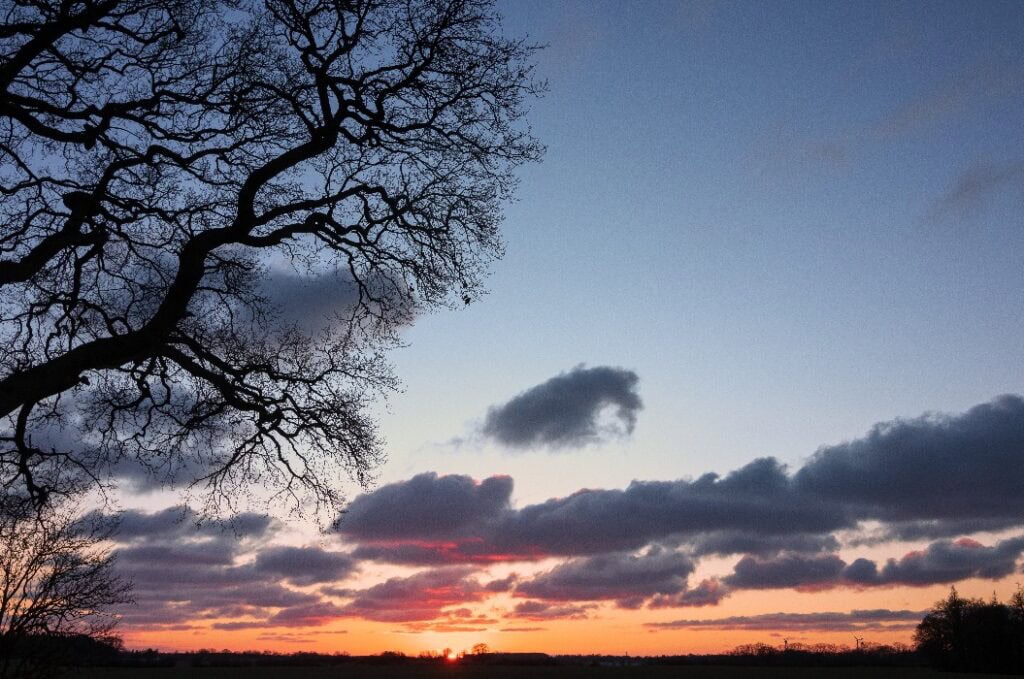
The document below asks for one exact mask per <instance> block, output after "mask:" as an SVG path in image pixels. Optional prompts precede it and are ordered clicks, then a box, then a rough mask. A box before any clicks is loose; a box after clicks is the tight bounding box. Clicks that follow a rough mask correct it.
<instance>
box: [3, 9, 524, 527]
mask: <svg viewBox="0 0 1024 679" xmlns="http://www.w3.org/2000/svg"><path fill="white" fill-rule="evenodd" d="M2 5H3V25H2V27H0V156H2V159H0V474H2V477H0V478H2V483H4V484H5V485H7V486H11V485H13V484H21V486H22V487H23V488H25V489H27V491H28V492H29V493H30V494H31V495H32V497H33V498H34V499H35V500H36V501H37V502H41V501H44V500H45V499H46V498H47V497H48V496H49V495H50V494H52V493H55V492H62V488H63V487H64V486H63V485H62V484H61V483H60V482H59V481H60V475H61V474H63V475H64V478H66V477H67V474H68V470H70V469H75V470H76V471H77V474H78V476H79V477H80V478H86V479H87V480H88V481H89V482H90V483H100V484H102V483H104V482H105V481H108V480H109V479H110V478H111V474H113V475H115V476H117V475H120V476H122V477H123V476H125V475H128V476H130V475H131V474H138V473H139V471H138V469H139V465H141V466H142V468H143V469H144V470H146V471H147V473H151V474H155V475H156V478H157V479H158V480H171V479H177V480H178V481H179V482H186V483H188V482H190V483H193V484H194V487H195V488H197V489H202V490H203V491H204V496H205V497H206V498H207V499H208V500H209V501H210V502H212V503H213V504H218V503H224V502H227V503H228V506H227V507H226V508H227V509H231V508H232V507H233V503H234V502H235V501H236V499H237V497H238V491H240V490H243V489H246V488H251V487H252V484H253V482H256V481H258V483H259V487H260V488H261V489H267V490H268V492H270V493H272V494H274V497H273V498H272V500H273V501H275V502H280V500H282V499H283V500H288V501H289V502H290V503H291V506H292V507H293V508H296V509H299V508H302V507H303V506H307V505H306V504H305V503H307V501H313V503H314V504H315V506H316V507H318V508H320V507H324V506H328V507H334V506H336V505H337V503H338V502H339V501H340V499H341V498H340V497H339V495H338V493H339V491H338V483H337V481H338V476H339V472H342V471H344V472H347V473H348V474H349V475H350V476H351V477H353V478H354V479H356V480H357V481H359V482H361V483H365V482H366V480H367V475H368V474H369V473H370V471H371V470H372V469H373V467H374V466H375V464H376V463H378V462H379V460H380V458H381V454H382V452H381V447H380V442H379V438H378V435H377V432H376V427H375V422H374V421H373V419H372V418H371V417H370V416H369V415H368V414H367V411H366V407H367V405H368V403H369V402H370V400H371V399H373V398H374V397H376V396H379V395H380V394H381V393H386V392H387V391H389V390H391V389H393V388H394V386H395V381H394V378H393V376H392V374H391V372H390V369H389V368H388V366H387V365H386V364H385V362H384V361H383V359H382V356H381V353H380V352H381V351H382V350H384V349H386V348H387V347H388V346H389V345H391V344H393V343H394V342H395V341H396V333H397V330H398V329H399V328H400V327H401V326H402V325H403V324H406V323H408V322H410V321H411V320H412V318H413V317H414V316H415V315H416V314H417V313H419V312H421V311H423V310H426V309H431V308H436V307H439V306H447V305H454V304H456V303H458V304H461V303H469V302H470V301H472V300H473V299H474V298H475V297H476V296H477V295H478V294H479V291H480V285H481V277H482V275H483V273H484V272H485V270H486V268H487V265H488V264H489V262H490V261H491V260H492V259H493V258H494V257H497V256H499V255H500V253H501V241H500V237H499V231H498V226H499V221H500V211H499V208H500V204H501V202H502V201H503V200H505V199H507V198H508V197H509V196H510V192H511V191H512V189H513V188H514V184H515V180H514V176H513V170H514V169H515V168H516V167H517V166H518V165H520V164H522V163H524V162H527V161H531V160H534V159H536V158H538V156H539V153H540V148H539V146H538V144H537V143H536V142H535V141H534V140H533V138H532V137H531V136H530V134H529V131H528V130H527V129H526V128H525V127H524V126H523V125H522V124H521V122H520V118H521V116H522V115H523V112H524V106H523V104H524V101H525V100H526V99H528V98H530V97H532V96H533V95H535V94H536V93H537V91H538V87H537V85H536V84H535V83H534V81H533V80H532V76H531V64H530V57H531V54H532V52H533V47H531V46H530V45H528V44H526V43H524V42H523V41H520V40H511V39H506V38H504V37H502V36H501V33H500V24H499V20H498V17H497V16H496V15H495V13H494V11H493V7H492V3H491V2H490V1H489V0H266V1H265V2H259V1H257V0H231V1H227V0H224V1H219V0H59V1H58V0H49V1H46V0H40V1H38V2H4V3H2ZM282 271H285V272H288V276H284V275H283V274H282V273H281V272H282ZM291 276H295V277H299V278H304V279H305V280H307V281H314V282H319V283H322V282H323V281H325V280H326V281H329V282H330V285H328V286H327V288H326V290H327V292H326V293H322V294H320V295H318V296H317V298H316V299H314V300H311V299H309V295H308V294H306V295H305V297H303V294H301V293H294V294H292V293H289V291H290V290H292V289H293V288H295V287H296V286H298V285H299V284H298V283H296V279H295V278H292V277H291ZM300 287H301V286H300ZM314 302H315V303H316V304H320V305H322V306H323V307H329V308H330V309H332V310H333V313H332V314H331V315H330V318H331V322H330V323H327V324H320V325H319V326H318V325H317V324H316V323H315V322H313V321H311V320H310V319H309V318H307V316H308V314H304V313H303V310H304V309H305V308H306V307H308V306H309V305H310V304H311V303H314ZM307 310H308V309H307ZM140 478H142V477H140ZM264 499H265V498H264Z"/></svg>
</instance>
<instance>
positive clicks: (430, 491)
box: [341, 472, 512, 541]
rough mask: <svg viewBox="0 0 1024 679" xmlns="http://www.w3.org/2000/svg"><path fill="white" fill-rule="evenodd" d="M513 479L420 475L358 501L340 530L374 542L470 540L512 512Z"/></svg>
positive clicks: (347, 514)
mask: <svg viewBox="0 0 1024 679" xmlns="http://www.w3.org/2000/svg"><path fill="white" fill-rule="evenodd" d="M511 497H512V479H511V478H510V477H508V476H492V477H490V478H488V479H485V480H484V481H482V482H479V483H478V482H476V481H474V480H473V479H471V478H469V477H468V476H455V475H451V476H438V475H437V474H434V473H433V472H431V473H427V474H420V475H418V476H415V477H413V478H412V479H410V480H409V481H405V482H403V483H393V484H389V485H386V486H382V487H381V488H379V489H377V490H375V491H374V492H372V493H368V494H364V495H360V496H359V497H357V498H356V499H355V500H354V501H353V502H352V503H351V504H350V505H349V506H348V509H347V510H346V512H345V514H344V515H343V517H342V521H341V530H342V532H345V533H347V534H349V535H359V536H366V537H370V536H372V537H373V538H374V539H375V540H383V541H387V540H400V539H413V540H423V539H430V538H435V537H441V538H451V537H455V536H466V535H472V534H473V533H474V532H475V530H476V529H477V527H478V526H479V524H480V522H482V521H488V520H490V519H494V518H497V517H500V516H501V515H502V514H503V513H504V512H507V511H509V510H510V509H511V506H510V500H511Z"/></svg>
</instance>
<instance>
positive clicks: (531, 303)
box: [382, 2, 1024, 498]
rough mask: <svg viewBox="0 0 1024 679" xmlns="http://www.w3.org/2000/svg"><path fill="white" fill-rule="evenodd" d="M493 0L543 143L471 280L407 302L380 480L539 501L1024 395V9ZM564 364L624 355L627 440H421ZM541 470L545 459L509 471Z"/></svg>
mask: <svg viewBox="0 0 1024 679" xmlns="http://www.w3.org/2000/svg"><path fill="white" fill-rule="evenodd" d="M501 7H502V10H503V12H504V14H505V15H506V20H507V22H506V25H507V30H508V32H509V33H512V34H524V33H525V34H528V35H529V36H530V37H531V39H533V40H535V41H536V42H538V43H542V44H545V45H547V47H546V49H545V50H544V51H543V52H541V54H540V58H539V66H538V71H537V74H538V76H539V77H541V78H545V79H547V80H548V81H549V91H548V94H547V95H546V96H545V97H544V98H543V99H542V100H541V101H539V102H537V103H536V104H535V106H534V107H533V114H532V117H531V122H532V123H533V126H534V128H535V131H536V133H537V135H538V136H539V137H540V138H541V139H542V141H544V142H545V143H546V145H547V147H548V151H547V154H546V156H545V159H544V161H543V162H542V163H541V164H539V165H537V166H533V167H530V168H527V169H526V171H525V172H523V182H522V186H521V189H520V191H519V194H518V201H517V202H516V203H515V204H513V205H511V206H510V207H509V208H508V210H507V220H506V225H505V234H506V237H507V241H508V250H507V254H506V257H505V259H504V260H503V261H501V262H499V263H498V264H497V265H496V266H495V267H494V274H493V276H492V278H491V280H490V286H489V287H490V290H491V293H490V295H489V296H488V297H486V298H485V299H484V300H483V301H481V302H480V303H478V304H476V305H474V306H472V307H470V308H468V309H466V310H462V311H458V312H455V313H441V314H436V315H433V316H429V317H425V318H421V319H419V321H418V322H417V323H416V325H415V326H414V327H412V328H411V329H410V330H409V331H408V332H407V334H406V336H405V338H406V340H407V342H408V343H409V345H410V346H409V347H408V348H407V349H404V350H402V351H400V352H398V353H396V354H395V359H396V364H397V369H398V373H399V375H400V376H401V377H402V379H403V380H404V382H405V385H406V391H405V392H404V393H403V394H400V395H398V396H396V397H394V398H393V399H392V401H391V414H390V415H388V416H385V420H384V424H385V433H386V435H387V436H388V439H389V441H390V443H391V446H390V449H391V462H390V463H389V465H388V466H387V467H385V469H384V470H383V475H382V478H384V479H389V478H403V477H407V476H408V475H409V474H410V473H411V472H415V471H423V470H427V469H432V470H450V471H461V472H469V473H473V472H476V473H478V474H482V473H485V472H493V471H497V470H509V471H512V472H514V473H515V475H516V476H517V478H520V479H521V481H520V483H519V487H518V488H517V491H518V492H519V493H525V492H529V491H527V489H526V488H524V487H523V486H524V485H526V483H529V484H530V485H531V486H532V485H533V484H535V483H539V484H540V485H541V486H542V487H541V488H537V489H536V492H537V493H538V496H537V497H538V498H539V497H541V496H544V495H545V493H547V492H554V491H556V490H558V488H555V486H559V485H564V486H565V487H564V488H561V490H562V492H566V491H568V490H570V488H569V486H574V487H578V486H579V485H587V484H600V485H606V486H622V485H624V484H625V483H628V481H629V480H630V479H632V478H654V477H659V478H665V477H668V478H672V477H675V476H693V475H699V474H700V473H703V472H705V471H708V470H716V471H719V472H724V471H728V470H729V469H732V468H735V467H737V466H740V465H742V464H744V463H745V462H747V461H748V460H749V459H751V458H752V457H755V456H760V455H775V456H778V457H779V458H780V459H782V460H784V461H787V462H791V463H797V462H798V461H800V460H801V459H803V458H805V457H807V456H808V455H810V454H811V453H813V452H814V450H815V449H816V448H817V447H818V446H820V445H824V444H827V443H836V442H839V441H842V440H845V439H849V438H852V437H856V436H859V435H861V434H863V433H864V432H865V431H866V430H867V429H868V427H870V426H871V425H872V424H874V423H875V422H878V421H884V420H890V419H892V418H894V417H898V416H905V417H912V416H917V415H919V414H921V413H922V412H925V411H931V410H939V411H951V412H956V411H961V410H964V409H966V408H968V407H970V406H971V405H974V404H976V403H979V402H982V401H986V400H988V399H990V398H992V397H993V396H995V395H998V394H1002V393H1008V392H1014V393H1015V392H1019V391H1020V390H1021V385H1022V383H1024V379H1022V378H1024V367H1022V363H1021V362H1020V361H1019V360H1017V356H1018V354H1019V350H1020V349H1019V347H1020V339H1019V338H1020V336H1021V334H1022V333H1021V331H1022V330H1024V295H1022V289H1024V275H1022V268H1021V262H1022V254H1024V230H1022V229H1021V221H1022V214H1024V212H1022V210H1021V207H1022V206H1024V152H1022V151H1021V149H1022V148H1024V144H1022V141H1024V126H1021V125H1020V121H1021V120H1024V95H1022V92H1024V67H1022V64H1024V59H1022V56H1024V55H1022V51H1024V43H1021V41H1020V39H1019V36H1020V34H1021V29H1022V28H1024V11H1022V10H1021V8H1020V6H1019V5H1016V4H1014V3H930V4H928V5H920V4H905V3H900V4H896V3H856V4H853V3H816V2H815V3H779V4H777V5H770V6H769V5H760V4H753V3H738V4H716V3H667V2H666V3H659V2H645V3H615V2H609V3H600V2H598V3H589V2H588V3H570V2H564V3H563V2H560V3H543V2H507V3H503V4H502V5H501ZM579 363H586V364H588V365H618V366H623V367H627V368H630V369H633V370H635V371H636V372H637V373H638V374H639V376H640V379H641V382H640V388H639V391H640V394H641V396H642V398H643V399H644V403H645V409H644V411H643V412H642V413H641V414H640V418H639V423H638V426H637V429H636V432H635V435H634V436H633V437H632V438H630V439H627V440H621V441H613V442H611V443H609V444H606V445H604V446H602V447H597V448H595V447H593V446H592V447H589V448H586V449H583V450H582V451H576V452H569V453H562V454H559V455H550V454H547V453H542V452H541V453H526V454H520V455H517V456H514V457H510V456H508V455H507V454H504V453H502V452H500V451H496V450H492V451H490V452H487V451H481V450H479V449H478V448H477V447H474V446H463V447H461V448H459V449H458V450H457V451H455V452H452V451H451V449H450V447H449V446H445V445H442V444H443V443H444V442H445V441H448V440H449V439H450V438H451V437H454V436H460V435H463V434H464V433H465V431H466V429H467V427H468V428H470V429H471V428H472V426H473V425H472V422H473V421H474V420H477V419H479V418H481V417H483V415H484V413H485V412H486V409H487V407H488V406H489V405H491V404H493V403H498V402H501V401H504V400H506V399H507V398H509V397H511V396H512V395H514V394H515V393H517V392H519V391H521V390H523V389H526V388H528V387H530V386H532V385H534V384H537V383H539V382H542V381H543V380H545V379H547V378H549V377H551V376H553V375H555V374H557V373H559V372H561V371H564V370H568V369H570V368H572V367H573V366H575V365H577V364H579ZM538 465H539V466H541V467H543V468H545V469H549V470H552V471H554V472H555V473H553V474H552V475H550V476H549V475H547V474H540V475H535V476H534V478H530V480H529V481H528V482H527V480H526V476H524V475H532V472H531V470H534V469H536V466H538ZM495 467H497V468H498V469H495ZM581 468H582V469H581ZM537 476H539V478H537Z"/></svg>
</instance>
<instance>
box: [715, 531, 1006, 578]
mask: <svg viewBox="0 0 1024 679" xmlns="http://www.w3.org/2000/svg"><path fill="white" fill-rule="evenodd" d="M1021 552H1024V537H1017V538H1011V539H1008V540H1003V541H1001V542H999V543H997V544H995V545H993V546H991V547H987V546H985V545H983V544H981V543H979V542H977V541H975V540H971V539H967V538H961V539H959V540H955V541H949V540H940V541H937V542H933V543H932V544H930V545H928V546H927V547H925V548H924V549H922V550H917V551H913V552H910V553H908V554H906V555H904V556H903V557H901V558H899V559H889V560H888V561H886V562H885V564H884V565H883V566H881V567H879V566H878V564H876V563H875V562H874V561H871V560H869V559H863V558H861V559H855V560H854V561H853V562H852V563H849V564H847V563H846V562H845V561H844V560H842V559H841V558H839V557H838V556H837V555H835V554H822V555H807V554H782V555H779V556H777V557H774V558H769V559H761V558H756V557H752V556H745V557H743V558H742V559H740V561H739V562H738V563H737V564H736V566H735V568H734V570H733V573H732V574H731V575H729V576H728V577H726V578H723V582H724V583H725V584H726V585H728V586H729V587H730V588H731V589H733V590H736V589H780V588H790V587H791V588H795V589H804V590H813V589H827V588H832V587H843V586H854V587H891V586H896V585H899V586H911V587H914V586H928V585H938V584H950V583H954V582H959V581H960V580H965V579H968V578H982V579H986V580H998V579H1000V578H1004V577H1006V576H1008V575H1011V574H1012V573H1014V572H1015V571H1016V570H1017V560H1018V558H1019V557H1020V555H1021Z"/></svg>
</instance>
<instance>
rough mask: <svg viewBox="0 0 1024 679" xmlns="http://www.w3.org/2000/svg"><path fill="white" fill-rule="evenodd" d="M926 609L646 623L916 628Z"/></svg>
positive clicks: (827, 628) (824, 628)
mask: <svg viewBox="0 0 1024 679" xmlns="http://www.w3.org/2000/svg"><path fill="white" fill-rule="evenodd" d="M925 612H926V611H908V610H898V611H892V610H888V609H875V610H854V611H850V612H849V613H836V612H822V613H766V614H764V615H736V616H731V617H728V618H717V619H710V620H673V621H671V622H649V623H646V625H645V626H646V627H649V628H652V629H656V630H667V629H688V630H697V629H713V630H797V631H814V632H844V631H846V632H853V631H859V630H864V629H874V630H881V629H887V630H892V629H913V628H915V627H916V626H917V624H918V623H919V622H921V618H922V617H923V616H924V614H925Z"/></svg>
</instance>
